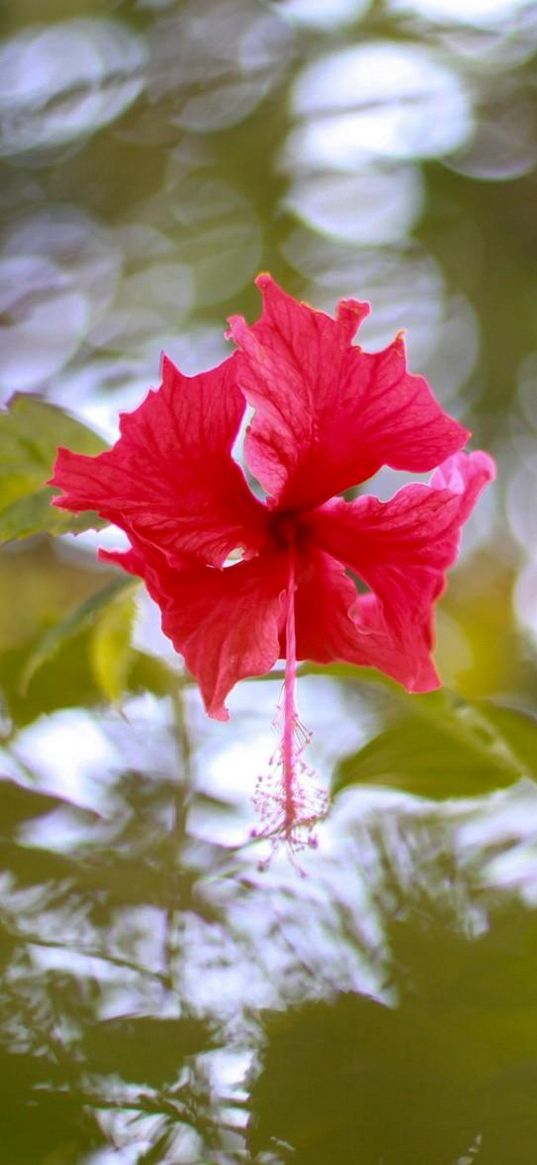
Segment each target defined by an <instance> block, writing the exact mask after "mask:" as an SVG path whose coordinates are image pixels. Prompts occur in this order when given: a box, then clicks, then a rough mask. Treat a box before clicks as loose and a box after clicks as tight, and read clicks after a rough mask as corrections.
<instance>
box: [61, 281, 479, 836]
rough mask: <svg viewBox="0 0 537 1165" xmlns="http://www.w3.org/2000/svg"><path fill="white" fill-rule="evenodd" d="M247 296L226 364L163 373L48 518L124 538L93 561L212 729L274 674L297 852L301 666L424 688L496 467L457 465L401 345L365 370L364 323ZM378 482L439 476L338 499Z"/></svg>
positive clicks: (351, 314)
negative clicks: (170, 655)
mask: <svg viewBox="0 0 537 1165" xmlns="http://www.w3.org/2000/svg"><path fill="white" fill-rule="evenodd" d="M257 284H258V287H259V288H260V290H261V292H262V294H263V298H264V306H263V313H262V315H261V317H260V319H259V320H258V321H257V323H255V324H253V325H252V326H250V325H248V324H247V323H246V322H245V320H244V319H242V318H241V317H240V316H234V317H232V319H231V320H230V335H231V337H232V338H233V340H234V341H235V343H236V345H237V347H238V351H236V352H235V353H234V354H233V355H232V356H230V357H229V358H228V359H227V360H225V361H224V363H223V364H221V365H220V366H219V367H218V368H215V369H213V370H212V371H210V372H205V373H201V374H200V375H198V376H193V377H187V376H184V375H183V374H182V373H181V372H179V371H178V369H177V368H175V367H174V365H173V364H172V363H171V361H170V360H168V359H167V358H166V357H165V358H164V360H163V369H162V376H163V383H162V385H161V387H160V388H159V389H158V390H157V391H152V392H150V393H149V395H148V397H147V398H146V400H144V401H143V403H142V404H141V405H140V406H139V408H138V409H136V410H135V412H133V413H131V414H128V415H123V416H122V417H121V436H120V438H119V440H118V441H117V443H116V445H115V446H114V447H113V449H111V450H110V452H106V453H101V454H100V455H99V456H98V457H88V456H85V455H82V454H77V453H71V452H69V451H68V450H67V449H60V451H59V453H58V459H57V461H56V466H55V470H54V476H53V478H52V482H51V484H53V485H55V486H58V487H59V488H60V489H61V490H63V496H61V497H58V498H56V499H55V500H54V504H55V505H58V506H61V507H64V508H65V509H69V510H74V511H80V510H87V509H93V510H96V511H97V512H98V513H99V514H100V515H101V516H102V517H103V518H105V519H107V520H108V521H110V522H112V523H114V524H115V525H117V526H119V527H120V528H121V529H122V530H124V531H125V532H126V534H127V535H128V537H129V541H130V549H129V550H127V551H126V552H125V553H123V552H117V553H114V552H112V553H108V552H103V551H102V552H101V555H102V557H103V558H106V559H112V560H113V561H115V562H117V563H119V564H120V565H121V566H122V567H123V568H124V569H125V570H128V571H130V572H132V573H133V574H136V575H139V576H140V577H141V578H143V579H144V581H145V583H146V585H147V588H148V590H149V592H150V594H151V595H152V597H153V598H154V599H155V601H156V602H157V603H158V605H159V607H160V609H161V612H162V626H163V629H164V631H165V633H166V635H168V636H169V638H170V639H171V640H172V642H173V644H174V646H175V648H176V649H177V650H178V651H179V652H181V654H182V655H183V657H184V659H185V663H186V665H187V667H188V668H189V670H190V671H191V672H192V674H193V675H194V676H195V677H196V679H197V681H198V683H199V686H200V688H201V692H202V695H203V699H204V701H205V705H206V708H207V711H208V713H209V715H210V716H214V717H216V718H217V719H227V716H228V713H227V710H226V708H225V704H224V701H225V698H226V696H227V694H228V692H229V691H230V689H231V688H232V687H233V685H234V684H236V683H237V681H238V680H240V679H242V678H243V677H245V676H254V675H263V674H265V673H266V672H268V671H270V669H271V668H272V666H273V665H274V663H275V662H276V661H277V660H278V659H279V658H283V659H285V661H286V666H285V684H284V697H283V731H282V745H281V768H282V776H281V806H280V827H281V830H282V832H283V833H284V835H285V836H286V837H287V838H288V839H292V837H293V835H294V830H295V827H296V825H297V824H300V819H301V818H302V817H304V816H305V815H306V816H307V813H306V811H305V808H304V805H305V802H304V799H303V796H302V793H301V791H300V787H299V782H298V780H297V772H298V769H299V768H300V762H299V761H298V754H299V752H300V748H301V743H300V739H299V727H298V725H299V722H298V718H297V712H296V704H295V676H296V661H297V660H300V659H310V660H315V661H317V662H319V663H329V662H331V661H333V660H344V661H348V662H350V663H353V664H358V665H360V666H366V667H374V668H378V669H379V670H380V671H382V672H385V673H386V674H388V675H389V676H392V677H393V678H394V679H395V680H397V681H398V682H399V683H401V684H403V685H404V687H405V688H407V689H408V690H409V691H414V692H424V691H429V690H430V689H432V688H435V687H437V686H438V685H439V679H438V675H437V672H436V670H435V667H434V664H433V662H432V659H431V648H432V646H433V604H434V602H435V601H436V599H438V597H439V596H440V595H441V594H442V591H443V590H444V587H445V571H446V570H447V568H448V567H449V566H450V565H451V564H452V563H453V562H454V561H455V559H456V557H457V553H458V547H459V541H460V529H461V526H462V524H463V523H464V522H465V520H466V518H467V517H468V515H469V513H470V511H471V510H472V507H473V505H474V503H475V501H476V499H477V497H478V495H479V493H480V491H481V489H482V488H483V486H484V485H485V484H486V483H487V482H488V481H490V480H492V478H493V476H494V464H493V462H492V460H491V458H490V457H488V456H487V454H486V453H481V452H477V453H461V452H459V450H460V449H461V448H462V446H463V445H464V444H465V443H466V441H467V439H468V437H469V433H468V431H467V430H466V429H465V428H463V427H462V425H460V424H459V423H458V422H457V421H455V420H453V419H452V418H451V417H449V416H447V414H446V413H445V412H444V411H443V410H442V409H441V408H440V406H439V404H438V403H437V402H436V401H435V399H434V397H433V396H432V393H431V391H430V389H429V386H428V384H427V382H426V381H425V380H424V379H423V378H422V377H419V376H413V375H410V374H409V373H408V372H407V369H406V361H405V349H404V343H403V339H402V337H401V336H400V335H398V336H397V337H396V339H395V340H394V341H393V343H392V344H390V345H389V347H388V348H386V349H385V350H384V351H382V352H377V353H368V352H364V351H363V350H362V349H361V348H360V347H358V346H354V345H353V344H352V342H351V341H352V339H353V336H354V334H355V332H356V330H357V328H358V326H359V324H360V322H361V320H362V319H363V318H364V316H365V315H366V314H367V312H368V310H369V308H368V305H367V304H363V303H358V302H357V301H356V300H352V299H351V300H343V301H342V302H341V303H340V304H339V306H338V311H337V317H336V319H333V318H332V317H331V316H328V315H326V314H325V313H324V312H320V311H314V310H312V309H311V308H310V307H308V306H306V305H305V304H303V303H299V302H297V301H296V300H295V299H293V298H292V297H291V296H288V295H286V294H285V293H284V292H283V291H282V290H281V288H279V287H278V286H277V284H275V283H274V281H273V280H272V279H271V278H270V276H268V275H262V276H260V277H259V279H258V280H257ZM247 404H248V405H250V406H251V407H252V408H253V410H254V412H253V418H252V420H251V422H250V425H249V427H248V430H247V435H246V441H245V456H246V462H247V465H248V468H249V470H250V471H251V473H252V475H253V477H254V478H256V480H257V482H258V483H259V485H260V486H261V487H262V489H263V491H264V492H265V495H266V497H265V500H264V501H260V500H258V499H257V497H256V496H255V495H254V494H253V493H252V492H251V490H250V488H249V486H248V484H247V481H246V478H245V476H244V473H243V471H242V469H241V468H240V467H239V465H238V464H237V463H236V462H235V461H234V460H233V458H232V456H231V452H232V448H233V445H234V442H235V440H236V438H237V434H238V431H239V428H240V425H241V421H242V419H243V416H244V412H245V409H246V406H247ZM383 465H386V466H391V467H392V468H393V469H401V470H407V471H413V472H419V473H423V472H424V471H428V470H431V469H434V468H435V466H439V468H437V469H436V472H435V473H433V476H432V478H431V480H430V482H429V483H428V484H415V485H407V486H405V487H403V488H402V489H400V490H399V491H398V493H396V494H395V496H394V497H392V498H391V500H389V501H387V502H382V501H379V499H378V498H376V497H374V496H369V495H363V496H360V497H358V498H356V499H355V500H354V501H346V500H344V499H343V498H341V497H337V496H334V495H338V494H340V493H342V492H343V491H344V490H347V489H349V488H350V487H351V486H356V485H357V484H360V483H361V482H364V481H366V480H367V479H368V478H370V477H371V476H372V475H373V474H375V473H376V472H377V470H378V469H380V467H381V466H383ZM238 550H240V552H241V559H240V561H238V560H236V555H237V551H238ZM233 555H235V559H234V558H233V557H232V556H233ZM355 578H356V579H357V580H359V583H360V584H362V585H360V589H358V587H357V585H356V583H355V581H354V579H355Z"/></svg>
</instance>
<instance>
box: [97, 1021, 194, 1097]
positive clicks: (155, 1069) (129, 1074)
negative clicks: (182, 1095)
mask: <svg viewBox="0 0 537 1165" xmlns="http://www.w3.org/2000/svg"><path fill="white" fill-rule="evenodd" d="M210 1047H212V1043H211V1038H210V1032H209V1029H208V1027H207V1024H206V1023H204V1022H203V1021H202V1020H199V1019H195V1018H192V1017H189V1016H185V1017H184V1018H179V1019H160V1018H156V1017H154V1016H151V1015H138V1016H121V1017H120V1018H117V1019H107V1020H103V1021H102V1022H101V1023H96V1024H95V1025H94V1027H93V1028H92V1029H91V1030H90V1031H88V1032H87V1033H86V1036H85V1040H84V1050H85V1052H86V1056H87V1059H88V1067H89V1068H90V1070H91V1071H94V1072H103V1073H111V1072H117V1073H118V1074H119V1075H120V1076H122V1077H123V1079H124V1080H132V1081H136V1082H139V1083H145V1084H149V1085H152V1086H154V1087H156V1088H158V1087H160V1086H162V1085H163V1084H167V1083H171V1082H173V1081H174V1080H175V1079H176V1077H177V1076H178V1075H179V1071H180V1068H181V1066H182V1063H183V1060H184V1059H185V1057H186V1056H192V1055H194V1054H195V1053H197V1052H206V1051H208V1049H209V1048H210Z"/></svg>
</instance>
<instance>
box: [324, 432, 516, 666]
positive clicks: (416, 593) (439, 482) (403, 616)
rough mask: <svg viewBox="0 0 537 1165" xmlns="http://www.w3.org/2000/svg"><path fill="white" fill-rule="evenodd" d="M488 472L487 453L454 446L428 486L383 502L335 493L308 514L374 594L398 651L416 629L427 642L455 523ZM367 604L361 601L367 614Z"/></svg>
mask: <svg viewBox="0 0 537 1165" xmlns="http://www.w3.org/2000/svg"><path fill="white" fill-rule="evenodd" d="M494 472H495V471H494V462H493V461H492V459H491V458H490V457H488V456H487V454H486V453H480V452H478V453H471V454H466V453H458V454H456V455H455V456H453V457H451V458H449V459H448V461H447V462H446V463H445V464H444V465H442V466H441V467H440V468H439V469H438V470H437V472H436V473H435V474H434V476H433V478H432V480H431V482H430V484H429V485H409V486H405V487H404V488H403V489H401V490H399V492H398V493H397V494H395V496H394V497H393V498H392V499H391V500H390V501H388V502H381V501H379V499H378V498H375V497H360V498H357V499H356V501H353V502H345V501H343V500H342V499H339V498H338V499H334V500H333V501H331V502H328V503H327V504H326V505H325V506H323V507H322V509H320V510H318V511H317V512H316V513H315V514H312V515H309V516H308V519H307V526H308V529H309V531H310V536H312V537H313V539H314V540H315V542H316V543H317V544H318V545H320V546H321V547H322V548H323V549H324V550H325V551H327V552H328V553H329V554H330V555H332V556H333V557H334V558H337V559H338V560H339V561H340V562H342V563H344V564H345V565H346V566H347V567H350V569H351V570H353V571H355V572H356V574H357V575H358V576H359V577H360V578H361V579H362V580H363V581H364V582H365V583H366V584H367V585H368V586H369V587H370V588H371V591H373V592H374V594H375V595H376V596H377V598H378V600H379V601H380V603H381V607H382V617H383V620H384V622H385V624H386V626H387V627H388V628H389V629H390V633H391V635H392V636H393V637H394V641H397V642H399V644H400V646H401V649H402V650H405V651H406V650H408V651H411V650H412V644H413V639H414V638H415V636H416V635H420V636H422V637H423V639H424V642H425V643H428V644H429V646H430V645H431V606H432V603H433V602H434V600H435V599H437V598H438V596H439V595H440V594H441V593H442V591H443V590H444V586H445V571H446V570H447V568H448V567H449V566H451V564H452V563H453V562H454V561H455V559H456V558H457V554H458V550H459V544H460V535H461V526H462V524H463V523H464V521H465V520H466V518H467V517H468V515H469V513H470V511H471V510H472V508H473V506H474V504H475V502H476V500H477V498H478V496H479V494H480V493H481V490H482V489H483V488H484V486H485V485H486V484H487V483H488V482H489V481H491V480H492V479H493V477H494ZM371 611H372V608H371V610H369V608H368V607H367V605H364V604H362V605H361V613H362V614H364V613H366V614H367V617H368V619H369V620H370V618H371ZM357 613H358V615H360V607H359V608H358V609H357ZM377 618H378V616H377V614H375V619H377Z"/></svg>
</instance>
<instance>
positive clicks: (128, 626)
mask: <svg viewBox="0 0 537 1165" xmlns="http://www.w3.org/2000/svg"><path fill="white" fill-rule="evenodd" d="M118 581H120V582H123V580H122V579H121V580H118ZM126 581H127V584H128V583H129V582H131V593H129V594H127V596H126V597H123V590H124V589H125V588H124V587H121V588H120V592H119V596H117V595H116V597H115V599H114V600H113V601H112V602H109V603H107V604H105V606H104V609H103V610H102V611H101V613H100V615H99V617H98V618H97V619H96V621H95V626H94V629H93V635H92V637H91V645H90V663H91V666H92V669H93V673H94V675H95V679H96V680H97V683H98V685H99V687H100V689H101V691H102V693H103V695H104V696H105V697H106V698H107V699H108V700H110V701H112V702H113V701H115V700H120V699H121V697H122V695H123V693H124V691H125V689H126V687H127V681H128V675H129V666H130V661H131V654H132V652H131V636H132V628H133V624H134V619H135V615H136V600H135V598H134V595H133V594H132V580H129V579H127V580H126ZM135 585H136V584H135Z"/></svg>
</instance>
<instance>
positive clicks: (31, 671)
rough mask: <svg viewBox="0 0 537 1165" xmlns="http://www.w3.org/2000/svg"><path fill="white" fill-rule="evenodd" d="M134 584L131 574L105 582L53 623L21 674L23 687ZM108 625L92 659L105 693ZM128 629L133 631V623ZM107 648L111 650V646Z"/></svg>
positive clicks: (24, 688)
mask: <svg viewBox="0 0 537 1165" xmlns="http://www.w3.org/2000/svg"><path fill="white" fill-rule="evenodd" d="M132 586H133V583H132V579H131V578H128V577H127V578H114V579H112V581H111V582H109V583H107V584H106V586H104V587H102V588H101V590H98V591H94V593H93V594H92V595H90V596H89V598H87V599H84V602H83V603H80V605H79V606H78V607H75V609H74V611H69V613H68V614H67V615H66V616H65V618H64V619H60V620H59V622H58V623H55V625H54V626H53V627H50V628H49V629H48V631H46V632H45V634H44V635H43V636H42V638H41V639H40V640H39V642H38V643H37V644H36V645H35V647H34V649H33V651H32V653H31V655H30V656H29V658H28V660H27V662H26V664H25V667H24V669H23V673H22V676H21V691H22V692H25V691H26V690H27V688H28V684H29V682H30V680H31V679H32V678H33V676H34V675H35V673H36V672H37V671H38V670H39V668H40V667H42V666H43V664H44V663H47V662H48V661H49V660H50V659H52V657H53V656H54V655H55V654H56V652H57V651H59V649H60V647H62V646H63V645H64V644H66V643H67V642H68V641H69V640H70V639H72V638H73V637H74V636H76V635H78V634H79V633H80V632H81V631H84V630H85V629H86V628H87V627H88V626H89V627H92V626H93V625H94V623H96V622H97V619H98V616H100V615H101V613H102V612H103V611H105V612H106V609H107V608H108V607H109V606H110V604H112V603H114V600H115V599H117V597H118V595H122V594H123V593H124V592H125V591H126V590H128V589H132ZM129 610H130V608H129ZM132 618H133V611H132V613H131V616H130V620H131V624H132ZM97 626H98V624H97ZM106 627H108V634H109V636H110V628H109V626H108V624H107V625H106ZM106 627H105V643H104V645H103V649H102V651H101V652H100V654H99V651H97V657H98V658H97V662H94V661H93V660H92V662H94V673H95V675H96V678H97V680H98V681H101V680H103V679H104V683H100V687H101V688H102V690H103V692H104V694H108V693H107V691H106V683H107V680H106V675H105V672H106V650H107V648H106ZM128 630H129V633H130V625H129V629H128ZM94 635H95V631H94ZM92 644H93V637H92ZM103 651H104V658H103ZM108 651H109V654H110V648H108ZM111 698H115V697H111Z"/></svg>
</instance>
